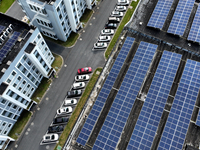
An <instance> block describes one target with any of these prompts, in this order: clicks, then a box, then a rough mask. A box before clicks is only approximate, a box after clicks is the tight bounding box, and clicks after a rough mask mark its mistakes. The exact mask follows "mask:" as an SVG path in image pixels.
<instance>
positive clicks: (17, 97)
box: [15, 87, 21, 100]
mask: <svg viewBox="0 0 200 150" xmlns="http://www.w3.org/2000/svg"><path fill="white" fill-rule="evenodd" d="M20 88H21V87H20ZM20 90H21V89H20ZM19 98H20V96H19V95H17V96H16V97H15V99H16V100H18V99H19Z"/></svg>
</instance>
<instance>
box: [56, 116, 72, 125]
mask: <svg viewBox="0 0 200 150" xmlns="http://www.w3.org/2000/svg"><path fill="white" fill-rule="evenodd" d="M68 121H69V118H68V117H57V118H54V119H53V124H60V123H67V122H68Z"/></svg>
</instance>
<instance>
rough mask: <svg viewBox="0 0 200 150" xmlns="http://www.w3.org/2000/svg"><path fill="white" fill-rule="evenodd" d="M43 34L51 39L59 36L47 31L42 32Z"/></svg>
mask: <svg viewBox="0 0 200 150" xmlns="http://www.w3.org/2000/svg"><path fill="white" fill-rule="evenodd" d="M42 33H43V34H44V35H46V36H48V37H51V38H55V39H57V38H58V37H57V35H53V34H51V33H49V32H47V31H42Z"/></svg>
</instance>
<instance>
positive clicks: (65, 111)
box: [57, 106, 72, 115]
mask: <svg viewBox="0 0 200 150" xmlns="http://www.w3.org/2000/svg"><path fill="white" fill-rule="evenodd" d="M69 113H72V107H71V106H68V107H61V108H59V109H58V110H57V115H61V114H69Z"/></svg>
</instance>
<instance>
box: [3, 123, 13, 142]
mask: <svg viewBox="0 0 200 150" xmlns="http://www.w3.org/2000/svg"><path fill="white" fill-rule="evenodd" d="M12 125H13V124H12V123H8V122H5V121H4V122H2V123H1V124H0V134H3V135H6V134H7V133H8V131H9V130H10V129H11V127H12ZM2 131H3V133H2ZM0 145H2V142H1V141H0Z"/></svg>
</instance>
